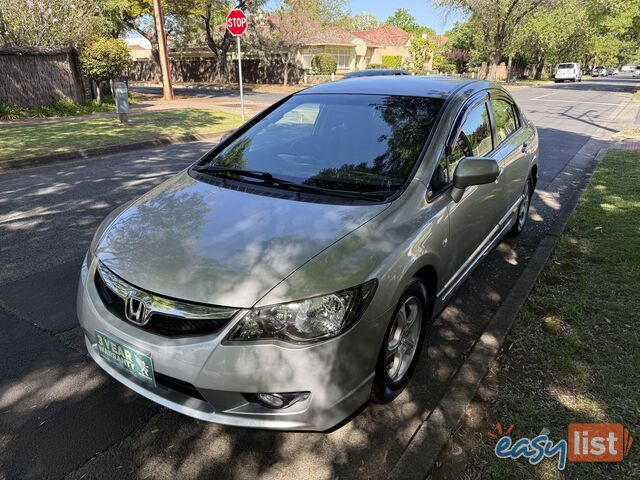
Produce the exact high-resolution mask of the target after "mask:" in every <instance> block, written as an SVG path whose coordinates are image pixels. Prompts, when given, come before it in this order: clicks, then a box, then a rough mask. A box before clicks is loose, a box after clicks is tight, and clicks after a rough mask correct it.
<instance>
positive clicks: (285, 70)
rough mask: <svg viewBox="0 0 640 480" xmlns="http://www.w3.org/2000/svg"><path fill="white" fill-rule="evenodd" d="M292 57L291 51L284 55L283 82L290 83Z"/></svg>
mask: <svg viewBox="0 0 640 480" xmlns="http://www.w3.org/2000/svg"><path fill="white" fill-rule="evenodd" d="M290 57H291V52H287V54H286V55H283V56H282V84H283V85H289V59H290Z"/></svg>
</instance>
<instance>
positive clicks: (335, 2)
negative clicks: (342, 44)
mask: <svg viewBox="0 0 640 480" xmlns="http://www.w3.org/2000/svg"><path fill="white" fill-rule="evenodd" d="M348 3H349V1H348V0H294V1H291V0H283V5H292V4H295V5H296V6H297V8H300V9H301V10H302V11H303V12H306V14H307V15H308V16H309V18H310V19H311V20H317V21H318V22H320V23H321V24H322V26H325V27H326V26H338V27H343V28H348V27H349V24H350V22H351V18H350V15H351V11H350V10H349V8H348V7H347V5H348Z"/></svg>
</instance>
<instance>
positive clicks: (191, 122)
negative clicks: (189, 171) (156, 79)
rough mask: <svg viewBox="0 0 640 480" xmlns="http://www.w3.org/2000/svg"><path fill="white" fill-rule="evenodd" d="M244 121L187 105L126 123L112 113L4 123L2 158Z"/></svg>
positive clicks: (0, 137)
mask: <svg viewBox="0 0 640 480" xmlns="http://www.w3.org/2000/svg"><path fill="white" fill-rule="evenodd" d="M240 124H241V120H240V116H239V115H235V114H232V113H227V112H221V111H217V110H203V109H184V110H165V111H161V112H153V113H144V114H137V115H131V116H130V121H129V123H128V124H127V125H126V126H122V125H120V123H119V122H118V120H117V118H116V117H112V118H95V119H90V120H78V121H63V122H55V123H45V124H41V125H28V126H21V127H15V126H12V127H0V162H2V161H3V160H8V159H17V158H25V157H36V156H40V155H46V154H49V153H60V152H69V151H74V150H79V149H85V148H93V147H104V146H109V145H120V144H126V143H134V142H140V141H144V140H153V139H156V138H160V137H165V136H169V135H185V134H193V133H200V134H202V133H214V132H221V131H224V130H229V129H233V128H237V127H238V126H239V125H240Z"/></svg>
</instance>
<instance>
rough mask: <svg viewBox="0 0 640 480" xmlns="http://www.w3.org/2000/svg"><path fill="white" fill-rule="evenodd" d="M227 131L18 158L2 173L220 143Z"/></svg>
mask: <svg viewBox="0 0 640 480" xmlns="http://www.w3.org/2000/svg"><path fill="white" fill-rule="evenodd" d="M231 131H232V130H225V131H222V132H215V133H202V134H199V133H190V134H187V135H171V136H165V137H160V138H156V139H154V140H145V141H143V142H135V143H125V144H120V145H109V146H104V147H96V148H86V149H83V150H75V151H73V152H63V153H54V154H51V155H43V156H40V157H28V158H17V159H15V160H6V161H0V173H2V172H7V171H11V170H17V169H20V168H29V167H39V166H42V165H51V164H55V163H62V162H67V161H71V160H87V159H91V158H94V157H100V156H103V155H109V154H112V153H124V152H131V151H134V150H143V149H146V148H152V147H159V146H162V145H172V144H176V143H187V142H201V141H207V140H208V141H218V140H220V138H221V137H222V136H223V135H225V134H227V133H229V132H231Z"/></svg>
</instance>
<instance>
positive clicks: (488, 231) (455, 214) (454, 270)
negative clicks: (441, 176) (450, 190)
mask: <svg viewBox="0 0 640 480" xmlns="http://www.w3.org/2000/svg"><path fill="white" fill-rule="evenodd" d="M454 125H458V126H459V127H457V133H456V134H455V136H454V140H453V142H450V144H449V145H450V147H449V148H448V152H447V153H446V155H447V164H448V171H449V179H452V178H453V174H454V172H455V169H456V166H457V165H458V163H459V162H460V161H461V160H462V159H463V158H464V157H470V156H475V157H484V156H486V157H489V158H492V157H491V155H490V154H491V153H492V150H493V129H492V125H491V117H490V111H489V105H488V98H487V96H486V95H485V96H484V97H482V99H480V100H475V101H473V102H472V103H471V104H469V105H468V106H467V108H465V109H464V110H463V111H462V113H461V114H460V116H459V119H458V120H457V121H456V122H455V124H454ZM454 128H455V127H454ZM499 163H500V162H499ZM500 167H501V168H502V167H503V165H502V164H501V165H500ZM505 200H506V195H505V193H504V191H503V178H502V175H501V176H500V177H498V179H497V180H496V181H495V182H493V183H490V184H486V185H476V186H472V187H469V188H467V189H466V190H465V193H464V195H463V197H462V199H461V200H460V202H458V203H456V202H454V201H453V200H451V199H450V203H449V221H450V238H449V242H448V243H449V246H450V249H449V251H448V261H449V265H448V266H449V272H448V273H449V275H447V276H448V277H449V281H448V282H447V283H446V284H445V287H444V288H443V290H442V292H441V293H442V294H443V296H444V299H445V300H446V297H447V296H448V295H449V293H450V291H451V290H452V289H453V288H454V287H455V285H456V284H457V283H458V281H459V280H461V279H462V278H463V277H464V276H465V274H466V273H467V272H468V271H470V269H471V268H472V266H473V264H474V263H475V260H476V259H477V258H478V257H479V255H480V254H481V253H482V252H483V250H484V248H485V246H486V245H487V244H488V243H489V242H490V241H491V240H492V239H493V238H494V237H495V235H496V233H497V231H498V228H499V224H500V220H501V219H502V218H503V216H504V214H505V211H506V207H505Z"/></svg>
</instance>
